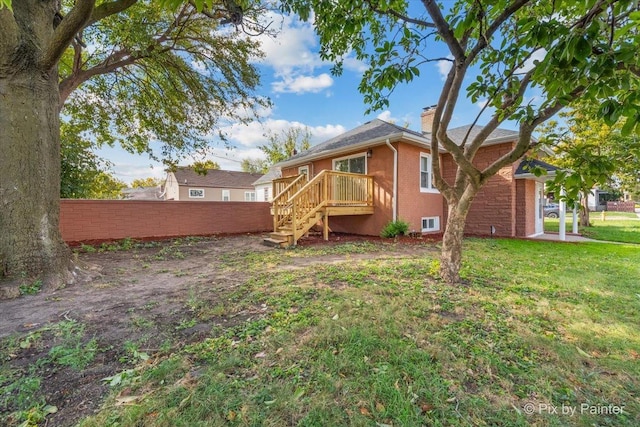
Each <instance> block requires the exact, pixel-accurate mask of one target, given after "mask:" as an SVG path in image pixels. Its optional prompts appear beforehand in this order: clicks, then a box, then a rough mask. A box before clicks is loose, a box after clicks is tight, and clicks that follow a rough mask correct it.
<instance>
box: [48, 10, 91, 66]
mask: <svg viewBox="0 0 640 427" xmlns="http://www.w3.org/2000/svg"><path fill="white" fill-rule="evenodd" d="M94 5H95V0H77V1H76V5H75V6H74V7H73V9H71V12H69V13H68V14H67V16H65V17H64V19H63V20H62V22H60V25H58V27H57V28H56V29H55V31H54V32H53V37H52V38H51V42H49V45H48V46H47V48H46V49H45V50H44V52H43V54H42V57H41V59H40V68H41V69H42V70H45V71H49V70H51V69H53V67H55V66H56V64H57V63H58V61H59V60H60V58H61V57H62V55H63V54H64V51H65V50H66V49H67V47H68V46H69V44H70V43H71V41H73V39H74V37H75V36H76V34H78V31H80V30H81V29H82V28H84V26H85V25H86V23H87V21H88V20H89V18H90V17H91V13H92V12H93V7H94Z"/></svg>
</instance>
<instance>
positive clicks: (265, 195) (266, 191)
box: [264, 187, 270, 202]
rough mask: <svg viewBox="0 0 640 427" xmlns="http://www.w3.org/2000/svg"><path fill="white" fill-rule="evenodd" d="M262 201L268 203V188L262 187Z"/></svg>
mask: <svg viewBox="0 0 640 427" xmlns="http://www.w3.org/2000/svg"><path fill="white" fill-rule="evenodd" d="M264 201H265V202H268V201H270V200H269V187H264Z"/></svg>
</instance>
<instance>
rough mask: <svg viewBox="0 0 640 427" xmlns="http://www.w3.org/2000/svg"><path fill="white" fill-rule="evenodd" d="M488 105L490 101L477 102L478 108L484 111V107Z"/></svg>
mask: <svg viewBox="0 0 640 427" xmlns="http://www.w3.org/2000/svg"><path fill="white" fill-rule="evenodd" d="M488 103H489V100H488V99H481V100H479V101H478V102H476V106H477V107H478V108H479V109H481V110H482V109H483V108H484V107H486V106H487V104H488Z"/></svg>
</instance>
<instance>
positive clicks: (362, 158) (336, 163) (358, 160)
mask: <svg viewBox="0 0 640 427" xmlns="http://www.w3.org/2000/svg"><path fill="white" fill-rule="evenodd" d="M333 170H334V171H340V172H351V173H361V174H366V173H367V153H360V154H354V155H353V156H347V157H341V158H339V159H334V160H333Z"/></svg>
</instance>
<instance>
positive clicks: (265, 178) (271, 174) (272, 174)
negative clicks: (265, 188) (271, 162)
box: [253, 167, 282, 185]
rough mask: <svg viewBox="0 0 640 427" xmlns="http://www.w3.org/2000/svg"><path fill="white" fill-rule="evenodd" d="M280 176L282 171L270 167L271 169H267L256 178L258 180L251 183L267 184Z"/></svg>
mask: <svg viewBox="0 0 640 427" xmlns="http://www.w3.org/2000/svg"><path fill="white" fill-rule="evenodd" d="M281 177H282V171H281V170H280V168H279V167H272V168H271V169H269V171H268V172H267V173H265V174H264V175H262V176H261V177H260V178H258V180H257V181H256V182H254V183H253V185H260V184H269V183H271V182H273V180H274V179H278V178H281Z"/></svg>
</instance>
